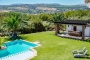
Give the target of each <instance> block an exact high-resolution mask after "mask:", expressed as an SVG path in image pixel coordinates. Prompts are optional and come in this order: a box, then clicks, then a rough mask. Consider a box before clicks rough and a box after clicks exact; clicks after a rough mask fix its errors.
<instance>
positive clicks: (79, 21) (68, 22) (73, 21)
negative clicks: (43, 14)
mask: <svg viewBox="0 0 90 60" xmlns="http://www.w3.org/2000/svg"><path fill="white" fill-rule="evenodd" d="M54 23H61V24H75V25H89V24H90V20H63V21H58V22H54Z"/></svg>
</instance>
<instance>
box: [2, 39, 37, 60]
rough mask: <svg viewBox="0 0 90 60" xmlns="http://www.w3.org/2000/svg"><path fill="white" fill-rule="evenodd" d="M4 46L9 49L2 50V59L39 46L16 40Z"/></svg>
mask: <svg viewBox="0 0 90 60" xmlns="http://www.w3.org/2000/svg"><path fill="white" fill-rule="evenodd" d="M3 46H6V47H7V48H6V49H4V50H0V58H2V57H5V56H9V55H12V54H16V53H19V52H23V51H26V50H29V49H30V48H32V47H35V46H37V44H33V43H30V42H26V41H23V40H15V41H12V42H8V43H5V44H3Z"/></svg>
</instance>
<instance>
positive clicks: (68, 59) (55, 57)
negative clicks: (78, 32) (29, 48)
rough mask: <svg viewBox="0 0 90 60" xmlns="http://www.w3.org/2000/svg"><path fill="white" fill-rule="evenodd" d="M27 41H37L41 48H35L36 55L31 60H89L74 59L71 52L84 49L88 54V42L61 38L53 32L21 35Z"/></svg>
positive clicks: (89, 43)
mask: <svg viewBox="0 0 90 60" xmlns="http://www.w3.org/2000/svg"><path fill="white" fill-rule="evenodd" d="M22 37H23V38H24V39H26V40H28V41H31V42H34V41H39V42H40V44H41V45H42V46H40V47H37V48H35V49H36V50H37V52H38V55H37V56H36V57H34V58H33V59H31V60H90V59H87V58H74V57H73V54H72V51H73V50H75V49H82V48H83V47H86V48H87V49H88V50H89V51H88V53H89V54H90V42H86V41H80V40H74V39H68V38H61V37H58V36H55V35H54V31H51V32H50V31H48V32H40V33H32V34H26V35H22Z"/></svg>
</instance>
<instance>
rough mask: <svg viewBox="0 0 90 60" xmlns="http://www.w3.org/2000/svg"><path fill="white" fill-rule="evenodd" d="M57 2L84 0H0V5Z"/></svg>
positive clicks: (80, 2) (65, 2) (71, 2)
mask: <svg viewBox="0 0 90 60" xmlns="http://www.w3.org/2000/svg"><path fill="white" fill-rule="evenodd" d="M19 3H20V4H36V3H59V4H62V5H76V4H84V0H0V5H10V4H19Z"/></svg>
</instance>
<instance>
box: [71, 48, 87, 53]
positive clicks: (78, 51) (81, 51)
mask: <svg viewBox="0 0 90 60" xmlns="http://www.w3.org/2000/svg"><path fill="white" fill-rule="evenodd" d="M85 50H86V47H84V48H83V49H82V50H74V51H73V54H77V53H84V52H85Z"/></svg>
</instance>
